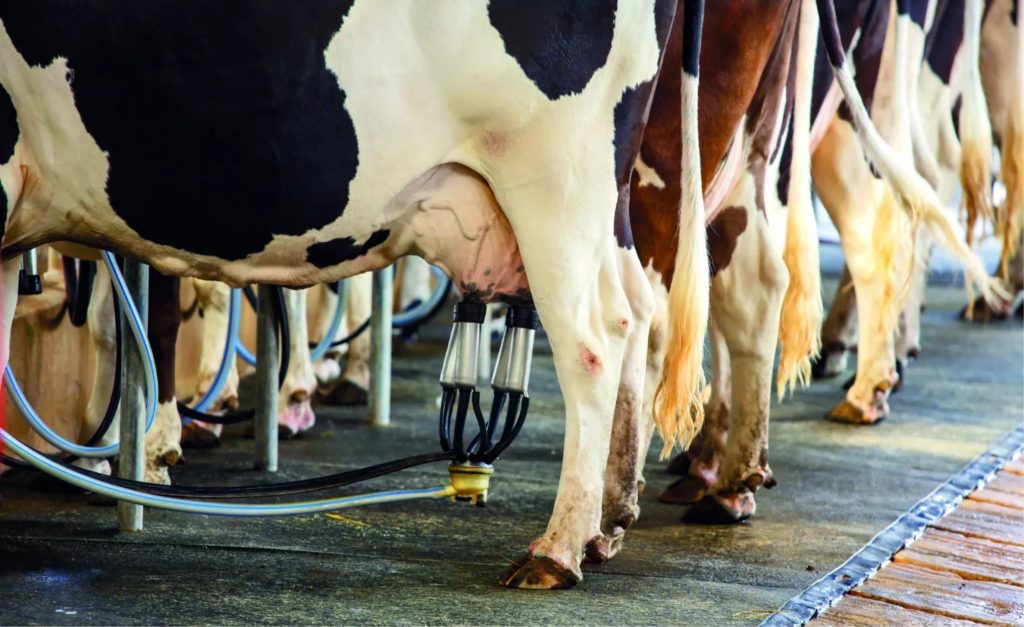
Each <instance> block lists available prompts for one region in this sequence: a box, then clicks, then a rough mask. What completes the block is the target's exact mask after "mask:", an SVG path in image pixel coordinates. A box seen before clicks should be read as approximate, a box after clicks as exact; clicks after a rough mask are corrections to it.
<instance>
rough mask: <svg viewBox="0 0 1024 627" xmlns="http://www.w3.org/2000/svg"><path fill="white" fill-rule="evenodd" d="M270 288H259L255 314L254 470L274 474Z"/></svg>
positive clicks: (274, 347) (274, 326)
mask: <svg viewBox="0 0 1024 627" xmlns="http://www.w3.org/2000/svg"><path fill="white" fill-rule="evenodd" d="M274 298H275V296H274V288H273V287H271V286H269V285H260V286H259V303H258V305H259V306H258V308H257V311H256V357H257V359H256V418H255V421H254V424H253V428H254V431H255V438H256V468H257V469H258V470H266V471H268V472H277V394H278V388H277V376H278V372H277V369H278V363H277V360H278V338H277V332H276V329H277V320H276V315H277V314H276V312H275V309H274V306H273V302H274Z"/></svg>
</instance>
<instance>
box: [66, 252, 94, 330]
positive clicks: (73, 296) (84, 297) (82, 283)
mask: <svg viewBox="0 0 1024 627" xmlns="http://www.w3.org/2000/svg"><path fill="white" fill-rule="evenodd" d="M76 265H77V266H78V268H77V270H76V268H75V266H76ZM95 278H96V262H95V261H86V260H84V259H82V260H77V259H75V258H74V257H68V256H65V257H64V293H65V294H66V298H67V308H68V318H69V319H70V320H71V324H72V325H74V326H76V327H80V326H82V325H84V324H85V323H86V321H87V320H88V318H89V301H90V300H91V299H92V286H93V283H94V281H95Z"/></svg>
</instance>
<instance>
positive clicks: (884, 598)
mask: <svg viewBox="0 0 1024 627" xmlns="http://www.w3.org/2000/svg"><path fill="white" fill-rule="evenodd" d="M811 624H812V625H817V626H820V627H826V626H829V625H977V624H988V625H1024V461H1022V458H1020V457H1018V458H1017V459H1015V460H1013V461H1011V462H1009V463H1008V464H1007V465H1006V466H1004V467H1003V469H1002V471H1001V472H1000V473H999V474H998V475H997V476H996V477H995V478H994V479H993V480H992V481H991V482H989V483H988V484H987V485H986V486H984V487H983V488H981V489H979V490H975V491H974V492H973V493H972V494H971V495H970V496H969V497H968V498H967V499H965V500H964V502H963V503H962V504H961V505H960V507H958V508H957V509H956V510H955V511H953V512H952V513H950V514H948V515H946V516H944V517H943V518H940V519H939V520H938V521H936V522H935V523H933V524H932V525H931V526H930V527H929V528H928V530H927V531H925V533H924V535H923V536H921V538H920V539H918V540H917V541H916V542H914V543H913V544H912V545H911V546H910V547H908V548H906V549H903V550H902V551H900V552H899V553H897V554H896V555H895V556H894V557H893V560H892V562H891V563H890V564H888V565H887V566H885V567H884V568H882V569H881V570H880V571H878V573H877V574H876V575H875V576H874V577H872V578H871V579H869V580H867V581H866V582H864V583H863V584H861V585H860V586H858V587H856V588H854V589H853V590H851V591H850V592H849V593H848V594H847V595H846V596H845V597H843V598H842V599H840V601H839V602H838V603H836V605H835V606H834V607H832V608H830V609H828V610H826V611H825V612H824V613H823V614H822V615H821V616H820V617H819V618H817V619H815V620H814V621H812V623H811Z"/></svg>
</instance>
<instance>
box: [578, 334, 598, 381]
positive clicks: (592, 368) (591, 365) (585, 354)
mask: <svg viewBox="0 0 1024 627" xmlns="http://www.w3.org/2000/svg"><path fill="white" fill-rule="evenodd" d="M580 363H581V364H583V369H584V370H586V371H587V372H589V373H590V374H592V375H594V376H597V375H599V374H601V359H600V358H599V357H598V356H597V355H595V354H594V351H592V350H590V349H589V348H587V347H586V345H585V344H583V343H582V342H580Z"/></svg>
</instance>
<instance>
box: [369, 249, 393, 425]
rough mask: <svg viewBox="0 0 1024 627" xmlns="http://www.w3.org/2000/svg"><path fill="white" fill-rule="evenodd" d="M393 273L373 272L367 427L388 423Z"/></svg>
mask: <svg viewBox="0 0 1024 627" xmlns="http://www.w3.org/2000/svg"><path fill="white" fill-rule="evenodd" d="M393 288H394V273H393V272H392V270H391V268H390V267H388V268H384V269H381V270H377V271H376V272H374V273H373V292H372V296H371V313H370V390H369V406H370V416H369V418H370V424H371V425H373V426H375V427H386V426H387V425H388V424H390V422H391V321H392V320H391V318H392V316H391V308H392V299H393Z"/></svg>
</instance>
